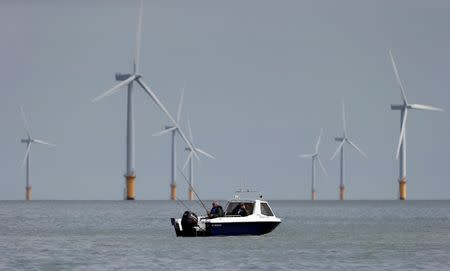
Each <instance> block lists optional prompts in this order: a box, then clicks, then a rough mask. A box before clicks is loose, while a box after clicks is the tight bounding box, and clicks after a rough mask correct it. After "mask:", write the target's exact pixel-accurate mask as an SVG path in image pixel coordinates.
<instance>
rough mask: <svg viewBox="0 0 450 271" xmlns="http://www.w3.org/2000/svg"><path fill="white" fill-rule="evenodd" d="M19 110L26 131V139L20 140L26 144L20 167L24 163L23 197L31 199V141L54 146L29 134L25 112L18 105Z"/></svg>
mask: <svg viewBox="0 0 450 271" xmlns="http://www.w3.org/2000/svg"><path fill="white" fill-rule="evenodd" d="M20 112H21V114H22V119H23V125H24V127H25V131H26V132H27V138H26V139H22V140H20V141H21V142H22V143H25V144H27V150H26V152H25V158H24V159H23V162H22V167H24V165H25V164H26V186H25V199H26V200H31V196H32V189H31V178H30V153H31V144H33V143H37V144H42V145H48V146H52V147H54V146H55V145H54V144H51V143H48V142H45V141H43V140H40V139H35V138H32V137H31V134H30V129H29V127H28V123H27V119H26V117H25V113H24V111H23V106H21V107H20Z"/></svg>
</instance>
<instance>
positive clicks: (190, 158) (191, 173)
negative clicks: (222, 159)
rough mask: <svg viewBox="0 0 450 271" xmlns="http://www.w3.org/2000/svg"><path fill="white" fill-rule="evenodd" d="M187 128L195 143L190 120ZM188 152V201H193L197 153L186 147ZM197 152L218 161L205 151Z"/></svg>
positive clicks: (185, 164)
mask: <svg viewBox="0 0 450 271" xmlns="http://www.w3.org/2000/svg"><path fill="white" fill-rule="evenodd" d="M187 126H188V132H189V137H190V138H191V142H193V141H194V136H193V135H192V129H191V122H190V121H189V118H188V119H187ZM185 150H186V151H188V152H189V154H188V157H187V159H186V163H184V166H183V170H184V169H185V168H186V166H187V165H188V164H189V191H188V199H189V200H193V199H194V159H193V158H194V154H195V152H193V151H192V149H191V148H189V147H186V148H185ZM197 152H199V153H201V154H203V155H205V156H206V157H209V158H211V159H216V158H215V157H214V156H212V155H211V154H209V153H207V152H205V151H204V150H201V149H198V148H197Z"/></svg>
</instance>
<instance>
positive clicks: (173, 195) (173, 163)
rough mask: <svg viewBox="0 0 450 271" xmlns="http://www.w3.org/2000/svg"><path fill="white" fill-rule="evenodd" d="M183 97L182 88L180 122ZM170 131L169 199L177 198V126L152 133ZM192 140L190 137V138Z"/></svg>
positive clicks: (168, 126)
mask: <svg viewBox="0 0 450 271" xmlns="http://www.w3.org/2000/svg"><path fill="white" fill-rule="evenodd" d="M183 97H184V88H182V89H181V97H180V102H179V104H178V111H177V123H180V118H181V108H182V107H183ZM170 132H172V157H171V168H170V177H171V178H170V199H171V200H176V199H177V184H176V168H177V165H176V164H177V153H176V140H175V136H176V134H177V132H178V127H176V126H173V125H166V126H165V127H164V130H162V131H161V132H159V133H156V134H154V135H153V136H161V135H165V134H167V133H170ZM191 140H192V139H191Z"/></svg>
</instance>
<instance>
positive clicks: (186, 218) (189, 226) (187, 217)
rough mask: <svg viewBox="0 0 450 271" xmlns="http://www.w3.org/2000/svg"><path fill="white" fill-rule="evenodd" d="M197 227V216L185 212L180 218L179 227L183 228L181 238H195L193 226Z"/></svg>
mask: <svg viewBox="0 0 450 271" xmlns="http://www.w3.org/2000/svg"><path fill="white" fill-rule="evenodd" d="M197 225H198V216H197V215H196V214H195V213H193V212H189V211H186V212H184V214H183V217H182V218H181V227H182V228H183V231H182V235H183V236H196V235H197V231H196V230H195V228H194V227H195V226H197Z"/></svg>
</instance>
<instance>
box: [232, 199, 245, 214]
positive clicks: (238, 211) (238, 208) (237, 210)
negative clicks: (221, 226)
mask: <svg viewBox="0 0 450 271" xmlns="http://www.w3.org/2000/svg"><path fill="white" fill-rule="evenodd" d="M232 214H233V215H240V216H248V212H247V210H246V209H245V205H244V203H243V202H241V203H239V204H238V206H236V208H234V210H233V212H232Z"/></svg>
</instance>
